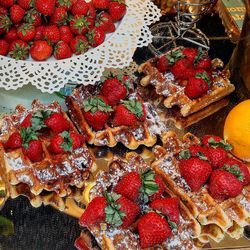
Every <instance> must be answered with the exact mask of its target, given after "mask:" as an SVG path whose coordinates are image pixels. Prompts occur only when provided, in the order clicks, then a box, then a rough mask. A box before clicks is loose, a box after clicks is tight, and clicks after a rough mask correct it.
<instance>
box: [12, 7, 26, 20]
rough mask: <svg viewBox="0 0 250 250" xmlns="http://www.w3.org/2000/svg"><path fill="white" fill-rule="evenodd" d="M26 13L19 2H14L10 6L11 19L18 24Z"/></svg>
mask: <svg viewBox="0 0 250 250" xmlns="http://www.w3.org/2000/svg"><path fill="white" fill-rule="evenodd" d="M24 15H25V10H24V9H23V8H21V7H20V6H19V5H18V4H14V5H12V6H11V8H10V19H11V21H12V22H13V23H14V24H16V23H20V22H21V21H22V19H23V17H24Z"/></svg>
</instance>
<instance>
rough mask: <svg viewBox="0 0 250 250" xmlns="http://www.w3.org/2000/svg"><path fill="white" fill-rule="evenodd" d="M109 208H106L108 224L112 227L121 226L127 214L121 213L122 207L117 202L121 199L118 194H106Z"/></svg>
mask: <svg viewBox="0 0 250 250" xmlns="http://www.w3.org/2000/svg"><path fill="white" fill-rule="evenodd" d="M104 196H105V197H106V199H107V203H108V206H107V207H106V208H105V214H106V222H107V223H108V224H110V225H116V226H121V225H122V223H123V221H122V219H123V218H124V217H125V213H124V212H121V211H120V208H121V205H120V204H119V203H117V202H116V201H117V200H118V199H119V198H120V197H121V195H118V194H116V193H106V194H105V195H104Z"/></svg>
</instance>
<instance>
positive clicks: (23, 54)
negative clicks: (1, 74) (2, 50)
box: [9, 40, 29, 60]
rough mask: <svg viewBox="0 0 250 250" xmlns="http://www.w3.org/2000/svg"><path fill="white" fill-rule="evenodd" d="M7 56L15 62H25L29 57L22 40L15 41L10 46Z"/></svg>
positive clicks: (27, 46) (27, 47) (26, 47)
mask: <svg viewBox="0 0 250 250" xmlns="http://www.w3.org/2000/svg"><path fill="white" fill-rule="evenodd" d="M9 55H10V57H12V58H14V59H16V60H25V59H26V58H27V57H28V55H29V45H28V44H27V43H26V42H24V41H22V40H15V41H13V42H12V43H11V44H10V47H9Z"/></svg>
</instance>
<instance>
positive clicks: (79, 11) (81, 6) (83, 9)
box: [71, 0, 89, 16]
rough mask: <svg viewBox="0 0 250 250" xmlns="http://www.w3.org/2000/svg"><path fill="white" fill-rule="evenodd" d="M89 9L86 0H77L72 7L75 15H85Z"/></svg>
mask: <svg viewBox="0 0 250 250" xmlns="http://www.w3.org/2000/svg"><path fill="white" fill-rule="evenodd" d="M88 10H89V6H88V4H87V3H86V2H85V1H84V0H78V1H76V2H75V3H74V4H73V6H72V9H71V13H72V14H73V15H83V16H86V15H87V13H88Z"/></svg>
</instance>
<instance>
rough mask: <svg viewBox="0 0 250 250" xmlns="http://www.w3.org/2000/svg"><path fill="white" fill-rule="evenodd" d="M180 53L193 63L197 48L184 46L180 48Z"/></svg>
mask: <svg viewBox="0 0 250 250" xmlns="http://www.w3.org/2000/svg"><path fill="white" fill-rule="evenodd" d="M182 54H183V55H185V56H186V58H187V59H188V60H189V61H190V62H191V63H193V62H194V61H195V58H196V57H197V55H198V50H197V49H196V48H184V49H183V50H182Z"/></svg>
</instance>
